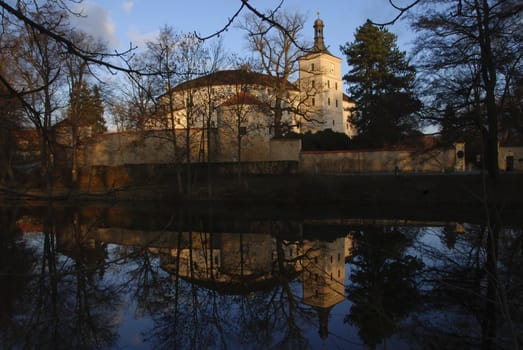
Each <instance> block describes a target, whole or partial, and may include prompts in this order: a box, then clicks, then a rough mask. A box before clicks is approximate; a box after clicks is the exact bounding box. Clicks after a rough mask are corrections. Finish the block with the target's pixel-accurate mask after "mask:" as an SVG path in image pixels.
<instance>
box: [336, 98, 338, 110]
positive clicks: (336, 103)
mask: <svg viewBox="0 0 523 350" xmlns="http://www.w3.org/2000/svg"><path fill="white" fill-rule="evenodd" d="M337 107H338V100H337V99H336V108H337Z"/></svg>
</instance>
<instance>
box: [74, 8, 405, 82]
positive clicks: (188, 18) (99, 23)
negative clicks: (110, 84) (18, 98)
mask: <svg viewBox="0 0 523 350" xmlns="http://www.w3.org/2000/svg"><path fill="white" fill-rule="evenodd" d="M402 1H403V3H407V2H408V0H398V1H397V2H398V3H399V4H401V3H402ZM249 3H250V4H252V5H254V6H256V7H257V8H258V9H260V10H265V9H269V8H274V7H276V6H277V5H278V4H279V3H280V1H279V0H278V1H276V0H250V2H249ZM78 6H79V9H80V10H81V12H82V14H83V15H84V17H83V18H78V19H75V20H74V21H75V22H74V23H73V25H74V26H75V27H77V28H79V29H82V30H83V31H85V32H87V33H89V34H91V35H93V36H94V37H95V38H101V39H102V40H104V41H105V42H107V44H108V48H109V50H110V51H113V52H114V51H115V50H118V51H124V50H126V49H128V48H129V47H130V46H131V45H132V46H137V47H138V48H143V47H144V43H145V42H146V41H148V40H154V39H155V38H156V36H157V34H158V32H159V30H160V28H161V27H164V26H165V25H168V26H171V27H172V28H173V29H175V30H177V31H180V32H184V33H188V32H197V33H199V34H200V35H201V36H206V35H209V34H212V33H214V32H216V31H218V30H219V29H221V28H222V27H223V26H224V25H225V24H226V23H227V21H228V19H229V18H230V17H232V16H233V14H234V13H235V12H236V11H237V10H238V8H239V7H240V1H239V0H84V1H83V2H82V3H81V4H79V5H78ZM283 8H284V9H285V10H286V11H289V12H291V13H292V12H299V13H302V14H304V15H305V18H306V19H307V22H306V24H305V28H304V31H303V36H304V39H306V40H308V41H309V42H312V41H313V38H314V31H313V23H314V21H315V20H316V18H318V11H319V13H320V14H319V16H320V18H321V19H322V20H323V22H324V24H325V29H324V38H325V43H326V45H327V47H328V48H329V51H330V52H331V53H332V54H333V55H335V56H338V57H340V58H342V59H343V62H344V63H343V67H342V71H343V74H345V73H346V72H347V71H348V66H347V64H346V60H345V57H344V55H343V54H342V53H341V51H340V49H339V48H340V45H343V44H345V43H347V42H352V41H353V40H354V33H355V32H356V29H357V28H358V27H359V26H361V25H362V24H363V23H365V21H366V20H367V19H371V20H373V21H375V22H385V21H389V20H391V19H393V18H394V17H395V15H396V12H395V11H394V10H393V9H392V7H391V6H390V5H389V3H388V0H284V5H283ZM244 12H245V13H247V10H244ZM388 30H389V31H391V32H393V33H395V34H396V35H397V36H398V45H399V46H400V48H401V49H402V50H406V51H408V48H409V44H410V43H411V42H412V39H413V37H412V34H411V32H410V31H409V29H408V25H407V23H406V22H405V21H400V22H399V23H398V24H395V25H394V26H391V27H389V28H388ZM221 38H222V40H223V43H224V46H225V49H226V50H227V52H228V53H234V54H237V55H239V56H240V57H247V56H249V55H250V53H249V52H248V51H247V50H248V48H247V40H246V38H245V33H244V32H243V31H241V30H240V29H239V28H236V27H235V26H234V25H233V26H232V27H231V28H230V29H229V30H228V31H227V32H226V33H224V34H223V35H221Z"/></svg>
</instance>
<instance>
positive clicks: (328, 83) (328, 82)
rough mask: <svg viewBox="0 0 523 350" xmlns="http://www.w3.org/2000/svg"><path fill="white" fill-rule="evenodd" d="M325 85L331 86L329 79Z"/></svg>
mask: <svg viewBox="0 0 523 350" xmlns="http://www.w3.org/2000/svg"><path fill="white" fill-rule="evenodd" d="M327 87H328V88H329V89H330V88H331V81H330V80H327Z"/></svg>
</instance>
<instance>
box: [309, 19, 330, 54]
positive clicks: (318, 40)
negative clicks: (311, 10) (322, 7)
mask: <svg viewBox="0 0 523 350" xmlns="http://www.w3.org/2000/svg"><path fill="white" fill-rule="evenodd" d="M317 13H318V18H317V19H316V20H315V21H314V47H313V48H312V52H327V53H328V52H329V51H328V50H327V47H326V46H325V42H324V41H323V28H324V27H325V25H324V24H323V21H322V20H321V19H320V11H319V10H318V12H317Z"/></svg>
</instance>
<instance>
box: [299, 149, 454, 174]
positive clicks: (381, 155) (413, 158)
mask: <svg viewBox="0 0 523 350" xmlns="http://www.w3.org/2000/svg"><path fill="white" fill-rule="evenodd" d="M455 162H456V155H455V150H454V149H446V150H441V149H431V150H414V149H413V150H380V151H374V150H347V151H303V152H301V157H300V171H301V172H303V173H311V174H315V173H364V172H450V171H454V170H455Z"/></svg>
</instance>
